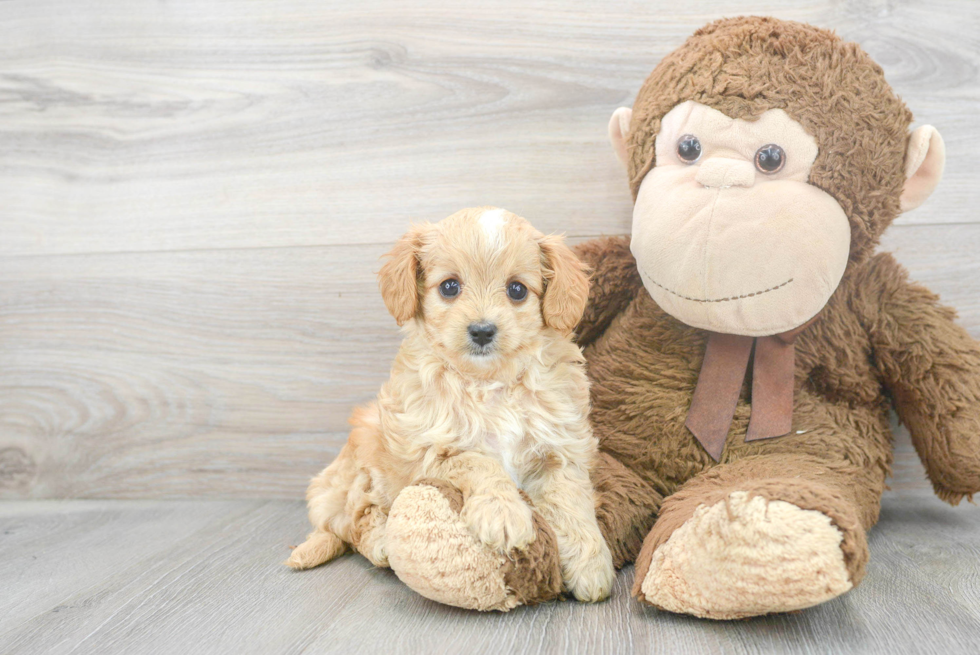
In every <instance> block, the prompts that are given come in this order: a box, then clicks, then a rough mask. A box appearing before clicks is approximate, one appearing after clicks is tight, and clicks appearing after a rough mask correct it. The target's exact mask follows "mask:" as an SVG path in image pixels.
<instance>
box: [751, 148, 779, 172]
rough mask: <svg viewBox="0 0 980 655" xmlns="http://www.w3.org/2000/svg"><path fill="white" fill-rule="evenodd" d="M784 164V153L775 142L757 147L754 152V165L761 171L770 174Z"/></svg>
mask: <svg viewBox="0 0 980 655" xmlns="http://www.w3.org/2000/svg"><path fill="white" fill-rule="evenodd" d="M785 164H786V153H785V152H783V149H782V148H780V147H779V146H777V145H776V144H775V143H770V144H769V145H767V146H762V147H761V148H759V150H758V152H756V153H755V167H756V168H758V169H759V170H760V171H762V172H763V173H767V174H770V175H771V174H772V173H775V172H777V171H778V170H780V169H781V168H782V167H783V166H784V165H785Z"/></svg>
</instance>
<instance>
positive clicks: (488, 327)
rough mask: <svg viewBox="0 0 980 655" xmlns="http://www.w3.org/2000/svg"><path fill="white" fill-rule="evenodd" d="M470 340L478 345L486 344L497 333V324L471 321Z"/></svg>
mask: <svg viewBox="0 0 980 655" xmlns="http://www.w3.org/2000/svg"><path fill="white" fill-rule="evenodd" d="M469 333H470V340H471V341H472V342H473V343H475V344H476V345H478V346H485V345H487V344H488V343H490V342H491V341H493V337H494V335H495V334H497V326H496V325H494V324H493V323H471V324H470V327H469Z"/></svg>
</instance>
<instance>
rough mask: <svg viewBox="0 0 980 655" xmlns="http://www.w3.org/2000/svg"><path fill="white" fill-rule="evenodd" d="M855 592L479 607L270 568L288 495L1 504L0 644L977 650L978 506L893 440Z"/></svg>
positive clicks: (49, 648)
mask: <svg viewBox="0 0 980 655" xmlns="http://www.w3.org/2000/svg"><path fill="white" fill-rule="evenodd" d="M891 486H892V487H893V489H892V490H891V491H889V492H886V494H885V497H884V503H883V509H882V514H881V521H880V523H879V524H878V526H877V527H876V528H875V529H874V530H873V531H872V533H871V537H870V545H871V553H872V557H871V564H870V566H869V568H868V576H867V578H866V579H865V581H864V583H863V584H862V585H861V586H860V587H858V589H856V590H854V591H852V592H850V593H848V594H846V595H844V596H843V597H841V598H838V599H836V600H834V601H831V602H829V603H826V604H824V605H821V606H819V607H816V608H813V609H810V610H805V611H802V612H798V613H795V614H788V615H779V616H772V617H765V618H758V619H752V620H748V621H734V622H724V623H717V622H709V621H701V620H698V619H693V618H690V617H684V616H678V615H673V614H667V613H663V612H658V611H656V610H652V609H648V608H645V607H642V606H640V605H639V604H638V603H636V602H634V601H633V600H632V599H631V598H630V595H629V589H630V585H631V583H632V579H633V571H632V568H629V569H626V570H624V571H621V572H620V574H619V577H618V579H617V582H616V586H615V589H614V590H613V595H612V598H611V599H610V600H609V601H607V602H605V603H601V604H598V605H591V606H589V605H581V604H578V603H575V602H560V603H552V604H548V605H542V606H538V607H533V608H528V607H525V608H519V609H517V610H515V611H513V612H511V613H509V614H480V613H477V612H469V611H465V610H458V609H455V608H450V607H446V606H443V605H440V604H438V603H434V602H430V601H428V600H426V599H424V598H422V597H420V596H418V595H416V594H415V593H413V592H412V591H410V590H409V589H408V588H407V587H405V586H404V585H403V584H401V582H400V581H399V580H398V578H397V577H395V575H394V574H393V573H392V572H391V571H389V570H385V569H375V568H373V567H372V566H371V565H370V564H369V563H368V562H367V560H365V559H363V558H362V557H360V556H356V555H348V556H345V557H343V558H341V559H339V560H336V561H334V562H331V563H329V564H327V565H325V566H323V567H321V568H319V569H315V570H313V571H307V572H293V571H291V570H289V569H287V568H285V567H284V566H282V565H281V564H280V562H281V561H282V560H283V559H285V557H286V556H287V555H288V553H289V550H288V546H289V545H290V544H295V543H298V542H299V541H300V540H302V538H303V536H304V534H305V532H306V525H305V521H306V517H305V510H304V507H303V505H302V503H300V502H293V501H282V500H225V501H222V500H190V501H181V500H30V501H7V502H4V503H0V581H2V582H3V587H2V593H0V653H5V654H7V653H10V654H14V653H24V654H30V655H38V654H41V653H98V654H100V655H101V654H112V653H126V654H131V653H180V654H181V655H196V654H198V653H235V654H239V653H301V652H302V653H358V652H364V653H382V652H383V653H442V652H447V653H467V654H468V655H475V654H477V653H501V652H522V653H647V652H654V653H685V654H687V653H770V652H777V653H778V652H786V653H841V652H854V653H887V654H890V655H892V654H895V653H939V654H942V655H953V654H955V653H976V652H978V645H980V508H977V507H976V506H973V505H969V504H964V505H963V506H960V507H956V508H952V507H949V506H948V505H946V504H944V503H942V502H941V501H939V500H938V499H937V498H935V497H934V496H933V494H932V492H931V491H930V490H929V489H928V488H927V487H926V485H925V482H924V474H923V471H922V466H921V464H919V463H918V461H917V460H916V459H915V454H914V453H913V452H912V448H911V444H910V443H909V442H908V440H907V437H903V438H901V439H900V440H899V443H898V456H897V461H896V466H895V477H894V479H893V481H892V485H891Z"/></svg>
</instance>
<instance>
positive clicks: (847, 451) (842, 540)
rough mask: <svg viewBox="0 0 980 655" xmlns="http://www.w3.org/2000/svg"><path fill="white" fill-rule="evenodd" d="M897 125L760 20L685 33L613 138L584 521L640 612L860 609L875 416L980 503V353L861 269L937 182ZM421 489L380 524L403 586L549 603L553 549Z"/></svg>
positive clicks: (934, 306)
mask: <svg viewBox="0 0 980 655" xmlns="http://www.w3.org/2000/svg"><path fill="white" fill-rule="evenodd" d="M911 122H912V115H911V113H910V112H909V110H908V109H907V108H906V107H905V105H904V104H903V103H902V102H901V100H899V99H898V97H897V96H896V95H895V94H894V92H893V91H892V90H891V88H890V87H889V85H888V84H887V83H886V82H885V78H884V75H883V73H882V69H881V68H880V67H879V66H878V65H877V64H875V63H874V62H873V61H872V60H871V59H870V58H869V57H868V55H867V54H865V53H864V52H863V51H862V50H861V49H860V48H859V47H858V46H857V45H855V44H853V43H845V42H843V41H842V40H841V39H839V38H838V37H837V36H835V35H834V34H833V33H831V32H828V31H825V30H821V29H817V28H814V27H810V26H807V25H802V24H798V23H791V22H784V21H779V20H774V19H771V18H736V19H726V20H721V21H718V22H715V23H712V24H710V25H708V26H707V27H704V28H703V29H701V30H699V31H698V32H696V33H695V34H694V35H693V36H692V37H691V38H690V39H688V41H687V42H686V43H685V44H684V45H683V46H681V47H680V48H679V49H678V50H676V51H675V52H673V53H672V54H670V55H669V56H667V57H666V58H665V59H664V60H663V61H662V62H661V63H660V64H659V65H658V66H657V67H656V69H655V70H654V71H653V73H652V74H651V75H650V77H649V78H648V79H647V80H646V82H645V84H644V85H643V87H642V89H641V90H640V92H639V95H638V97H637V99H636V103H635V104H634V106H633V109H632V110H630V109H627V108H622V109H619V110H617V111H616V113H615V114H614V115H613V117H612V120H611V122H610V125H609V131H610V136H611V139H612V142H613V145H614V148H615V150H616V153H617V154H618V155H619V157H620V159H621V160H622V161H623V162H624V163H625V165H626V168H627V171H628V176H629V183H630V188H631V189H632V193H633V198H634V201H635V202H634V211H633V229H632V238H631V239H630V238H610V239H600V240H594V241H591V242H587V243H585V244H582V245H581V246H580V247H579V249H578V252H579V255H580V256H581V257H582V258H583V259H584V260H585V261H586V262H587V263H588V264H589V265H590V266H591V267H592V268H593V270H594V277H593V282H592V291H591V296H590V300H589V306H588V308H587V309H586V314H585V316H584V317H583V319H582V321H581V324H580V325H579V327H578V330H577V334H578V339H579V343H580V345H581V346H582V347H583V348H584V351H585V354H586V358H587V360H588V365H589V374H590V377H591V381H592V402H593V411H592V417H591V418H592V422H593V426H594V430H595V433H596V435H597V436H598V437H599V440H600V448H601V454H600V457H599V459H598V461H596V462H595V466H594V468H593V474H592V477H593V482H594V484H595V487H596V512H597V515H598V518H599V521H600V524H601V526H602V529H603V534H604V537H605V538H606V541H607V542H608V544H609V546H610V548H611V550H612V552H613V554H614V558H615V560H616V564H617V566H623V565H624V564H627V563H629V562H634V561H635V563H636V566H635V582H634V587H633V593H634V595H635V596H636V598H637V599H638V600H639V601H641V602H643V603H648V604H650V605H653V606H656V607H659V608H662V609H665V610H669V611H672V612H680V613H686V614H692V615H695V616H700V617H708V618H714V619H730V618H740V617H748V616H754V615H761V614H767V613H772V612H785V611H790V610H797V609H801V608H805V607H809V606H812V605H816V604H818V603H822V602H824V601H827V600H829V599H831V598H834V597H836V596H838V595H840V594H843V593H845V592H846V591H848V590H849V589H852V588H853V587H855V586H856V585H857V584H858V583H859V582H860V581H861V579H862V577H864V574H865V568H866V564H867V561H868V544H867V539H866V534H867V531H868V530H869V529H870V528H871V527H872V526H873V525H874V524H875V522H876V521H877V519H878V511H879V507H880V500H881V494H882V490H883V488H884V486H885V479H886V478H887V476H888V475H889V474H890V468H891V463H892V444H891V442H892V434H891V432H890V429H889V419H888V412H889V408H892V407H893V408H894V409H895V410H896V411H897V413H898V416H899V418H900V419H901V420H902V422H903V423H904V424H905V425H907V426H908V429H909V431H910V433H911V435H912V439H913V442H914V444H915V448H916V452H917V453H918V455H919V457H920V458H921V459H922V462H923V463H924V464H925V468H926V472H927V474H928V476H929V479H930V480H931V481H932V484H933V488H934V489H935V492H936V494H937V495H938V496H939V497H940V498H942V499H943V500H945V501H947V502H949V503H951V504H953V505H955V504H957V503H958V502H959V501H960V500H961V499H963V498H964V497H970V496H972V494H974V493H976V492H977V491H978V490H980V349H978V346H977V344H976V342H975V341H974V340H973V339H971V338H970V336H969V335H968V334H967V333H966V331H964V330H963V329H962V328H960V327H958V326H957V325H956V324H955V322H954V318H955V314H954V312H953V310H951V309H949V308H946V307H944V306H942V305H940V304H939V302H938V299H937V297H936V296H935V295H934V294H933V293H931V292H930V291H928V290H927V289H925V288H923V287H921V286H918V285H916V284H914V283H912V282H910V281H909V280H908V277H907V274H906V271H905V270H904V269H903V268H902V266H901V265H900V264H898V263H897V262H896V261H895V259H894V258H893V257H892V256H891V255H890V254H888V253H880V254H874V249H875V247H876V245H877V243H878V240H879V237H880V236H881V233H882V232H883V231H884V230H885V229H886V228H887V227H888V225H889V224H890V223H891V222H892V221H893V220H894V219H895V217H896V216H898V215H899V214H900V213H901V212H903V211H907V210H910V209H912V208H914V207H916V206H918V205H919V204H920V203H922V202H923V201H924V200H925V199H926V198H927V197H928V196H929V195H930V193H931V192H932V191H933V189H935V187H936V185H937V184H938V182H939V179H940V177H941V175H942V170H943V163H944V159H945V156H944V148H943V142H942V139H941V138H940V136H939V134H938V132H936V130H935V129H933V128H932V127H929V126H923V127H919V128H917V129H916V130H914V131H911V132H910V129H909V126H910V123H911ZM434 484H435V483H428V485H415V486H413V487H408V488H406V489H405V490H404V491H403V492H402V494H401V495H400V496H399V498H398V499H396V502H395V504H394V506H393V507H392V510H391V513H390V515H389V519H388V534H387V539H388V552H389V560H390V563H391V566H392V567H393V568H394V569H395V571H396V573H397V574H398V575H399V577H401V579H402V580H404V581H405V582H406V583H408V584H409V585H410V586H411V587H413V588H414V589H416V590H417V591H419V592H420V593H423V594H424V595H426V596H428V597H430V598H434V599H437V600H440V601H443V602H447V603H451V604H454V605H459V606H463V607H472V608H477V609H509V608H510V607H514V606H515V605H518V604H521V603H534V602H539V601H542V600H548V599H551V598H554V597H555V595H556V594H557V593H558V592H559V589H558V587H557V586H556V585H555V584H554V580H555V579H559V578H560V576H559V575H557V574H556V573H555V567H557V566H558V563H557V556H556V554H555V553H553V552H549V548H548V547H546V544H549V543H553V542H552V541H549V540H548V534H547V528H546V526H542V533H541V534H542V535H543V536H542V544H544V545H542V544H539V547H538V548H536V549H534V552H533V557H531V556H529V555H528V554H526V553H506V554H502V553H495V552H491V551H490V550H489V549H487V548H486V547H485V546H483V545H482V544H480V543H477V542H476V541H475V540H474V539H473V538H472V537H470V536H469V535H468V534H466V533H465V531H464V529H461V523H459V521H458V518H457V517H458V509H459V507H461V506H462V504H463V503H465V502H466V499H465V498H462V497H460V495H459V493H458V492H457V491H456V490H454V489H447V488H445V485H437V484H436V485H435V486H433V485H434ZM474 562H479V566H477V565H474ZM494 562H496V563H497V564H496V568H494V564H493V563H494ZM488 563H489V564H488Z"/></svg>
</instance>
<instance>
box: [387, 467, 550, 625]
mask: <svg viewBox="0 0 980 655" xmlns="http://www.w3.org/2000/svg"><path fill="white" fill-rule="evenodd" d="M462 508H463V496H462V494H461V493H460V492H459V490H458V489H456V488H455V487H454V486H453V485H451V484H449V483H447V482H442V481H439V480H420V481H419V482H416V483H415V484H414V485H412V486H410V487H406V488H405V489H403V490H402V491H401V493H399V494H398V497H397V498H396V499H395V502H394V503H393V504H392V507H391V511H390V512H389V514H388V524H387V528H386V547H387V551H388V562H389V564H390V565H391V568H392V569H393V570H394V571H395V573H396V574H397V575H398V577H399V578H400V579H401V580H402V582H404V583H405V584H407V585H408V586H409V587H411V588H412V589H413V590H415V591H416V592H418V593H420V594H422V595H423V596H425V597H426V598H430V599H432V600H435V601H438V602H440V603H445V604H447V605H455V606H456V607H464V608H466V609H475V610H480V611H488V610H500V611H504V612H506V611H507V610H510V609H513V608H514V607H517V606H518V605H533V604H536V603H541V602H545V601H549V600H554V599H555V598H557V597H558V594H559V593H560V592H561V587H562V578H561V565H560V562H559V559H558V545H557V541H556V539H555V534H554V532H552V530H551V528H550V527H548V525H547V523H545V521H544V519H543V518H542V517H541V515H540V514H538V513H537V512H534V514H533V519H532V520H533V522H534V527H535V530H536V531H537V536H536V538H535V539H534V541H532V542H531V543H530V544H529V545H528V546H527V547H526V548H525V549H523V550H517V549H514V550H512V551H510V552H509V553H507V554H502V553H500V552H499V551H497V550H495V549H492V548H490V547H489V546H486V545H485V544H483V543H481V542H479V541H478V540H477V539H476V538H475V537H474V536H473V533H472V532H471V531H470V530H469V529H468V528H467V526H466V524H465V523H464V522H463V520H462V519H461V518H460V511H461V510H462Z"/></svg>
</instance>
